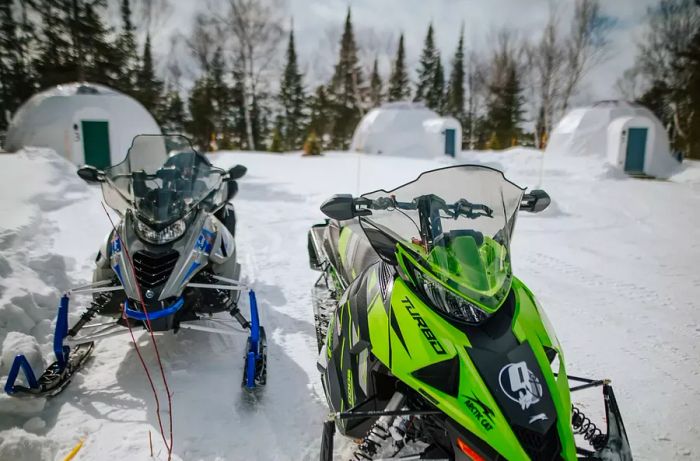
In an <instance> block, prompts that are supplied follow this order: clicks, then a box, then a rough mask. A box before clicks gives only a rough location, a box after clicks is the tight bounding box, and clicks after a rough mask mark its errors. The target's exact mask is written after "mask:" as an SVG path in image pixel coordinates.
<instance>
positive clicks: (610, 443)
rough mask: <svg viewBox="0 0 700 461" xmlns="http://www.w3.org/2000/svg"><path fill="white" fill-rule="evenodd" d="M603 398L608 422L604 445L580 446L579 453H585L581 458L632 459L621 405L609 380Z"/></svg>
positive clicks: (594, 460)
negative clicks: (593, 449) (585, 447)
mask: <svg viewBox="0 0 700 461" xmlns="http://www.w3.org/2000/svg"><path fill="white" fill-rule="evenodd" d="M603 398H604V399H605V416H606V418H605V419H606V421H607V424H608V431H607V434H606V435H605V438H604V439H601V440H604V444H603V443H601V445H602V446H600V447H599V448H598V449H597V450H595V451H590V450H585V449H582V448H578V449H577V451H578V453H579V455H583V456H581V457H579V460H585V461H632V450H631V449H630V444H629V440H628V439H627V432H626V431H625V425H624V423H623V422H622V415H621V414H620V407H618V405H617V400H616V399H615V393H614V392H613V389H612V386H611V385H610V384H609V383H607V382H606V383H604V384H603ZM580 433H583V432H580ZM584 437H585V433H584Z"/></svg>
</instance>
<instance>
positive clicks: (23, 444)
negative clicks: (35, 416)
mask: <svg viewBox="0 0 700 461" xmlns="http://www.w3.org/2000/svg"><path fill="white" fill-rule="evenodd" d="M55 457H56V444H55V443H54V442H53V441H52V440H51V439H49V438H47V437H41V436H38V435H35V434H30V433H28V432H26V431H23V430H21V429H10V430H7V431H2V432H0V459H7V460H13V461H37V460H50V459H54V458H55Z"/></svg>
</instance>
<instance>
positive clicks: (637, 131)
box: [625, 128, 647, 174]
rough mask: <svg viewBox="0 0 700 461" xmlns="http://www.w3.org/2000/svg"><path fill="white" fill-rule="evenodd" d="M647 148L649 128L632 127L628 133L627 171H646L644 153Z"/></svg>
mask: <svg viewBox="0 0 700 461" xmlns="http://www.w3.org/2000/svg"><path fill="white" fill-rule="evenodd" d="M646 149H647V129H646V128H630V129H629V130H628V133H627V155H626V157H625V173H633V174H638V173H644V154H645V153H646Z"/></svg>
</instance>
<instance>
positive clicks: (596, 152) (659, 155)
mask: <svg viewBox="0 0 700 461" xmlns="http://www.w3.org/2000/svg"><path fill="white" fill-rule="evenodd" d="M545 152H546V154H547V155H571V156H600V157H602V158H603V159H605V160H606V161H607V162H609V163H610V164H611V165H613V166H616V167H618V168H620V169H621V170H623V171H624V172H625V173H628V174H630V175H635V176H651V177H656V178H663V179H665V178H668V177H669V176H671V175H672V174H673V173H674V172H675V171H676V170H677V168H678V165H679V164H678V161H677V160H676V159H675V158H674V157H673V156H672V154H671V146H670V143H669V140H668V133H667V132H666V129H665V128H664V126H663V125H662V124H661V121H659V119H658V118H656V116H655V115H654V114H653V113H652V112H651V111H650V110H649V109H647V108H645V107H642V106H639V105H636V104H632V103H629V102H625V101H601V102H598V103H596V104H594V105H592V106H589V107H581V108H577V109H574V110H572V111H570V112H569V113H568V114H566V116H564V118H563V119H562V120H561V121H560V122H559V124H558V125H557V126H556V127H555V128H554V130H553V131H552V134H551V136H550V138H549V142H548V144H547V149H546V151H545Z"/></svg>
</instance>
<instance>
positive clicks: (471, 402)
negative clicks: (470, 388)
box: [464, 395, 494, 431]
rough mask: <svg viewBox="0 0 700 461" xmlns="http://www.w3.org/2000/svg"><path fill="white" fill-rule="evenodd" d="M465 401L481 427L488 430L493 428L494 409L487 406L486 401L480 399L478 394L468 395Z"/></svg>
mask: <svg viewBox="0 0 700 461" xmlns="http://www.w3.org/2000/svg"><path fill="white" fill-rule="evenodd" d="M464 403H465V405H466V406H467V408H468V409H469V411H470V412H471V413H472V415H474V417H475V418H476V420H477V421H478V422H479V424H480V425H481V427H483V428H484V429H485V430H487V431H490V430H491V429H493V415H494V412H493V410H491V409H490V408H489V407H487V406H486V404H484V402H482V401H481V400H479V399H478V398H477V397H476V395H474V397H467V400H466V401H465V402H464Z"/></svg>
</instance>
